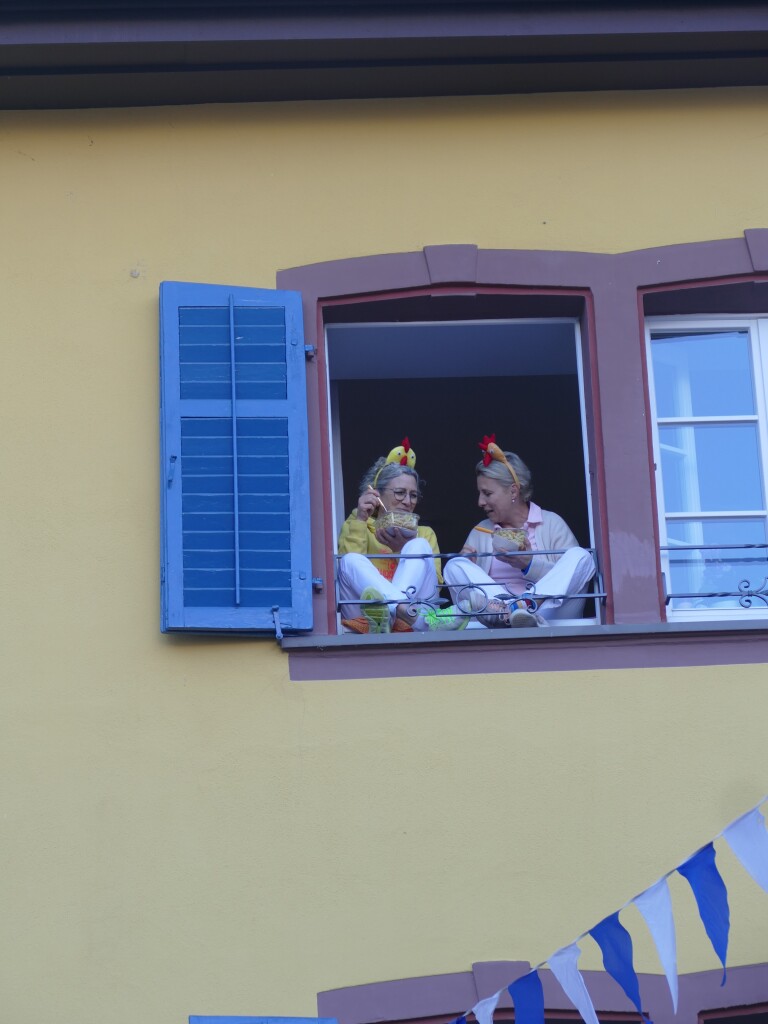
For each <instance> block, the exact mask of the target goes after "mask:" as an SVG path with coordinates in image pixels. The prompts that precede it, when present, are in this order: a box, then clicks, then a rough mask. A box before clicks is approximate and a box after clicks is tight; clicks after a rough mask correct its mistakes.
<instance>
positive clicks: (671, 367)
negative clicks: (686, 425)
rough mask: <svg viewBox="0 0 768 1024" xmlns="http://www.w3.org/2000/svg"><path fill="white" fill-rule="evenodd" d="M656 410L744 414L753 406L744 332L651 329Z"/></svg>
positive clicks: (675, 413)
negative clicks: (685, 331)
mask: <svg viewBox="0 0 768 1024" xmlns="http://www.w3.org/2000/svg"><path fill="white" fill-rule="evenodd" d="M651 338H652V340H653V344H652V346H651V353H652V359H653V376H654V382H655V394H656V410H657V414H658V416H659V417H665V416H737V415H740V416H744V415H751V414H753V413H754V411H755V398H754V387H753V382H752V359H751V354H750V345H749V332H748V331H746V330H744V331H718V332H717V333H715V334H679V333H674V334H673V333H671V332H668V331H666V332H659V331H654V332H653V333H652V334H651Z"/></svg>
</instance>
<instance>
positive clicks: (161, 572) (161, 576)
mask: <svg viewBox="0 0 768 1024" xmlns="http://www.w3.org/2000/svg"><path fill="white" fill-rule="evenodd" d="M160 582H161V583H165V565H161V566H160Z"/></svg>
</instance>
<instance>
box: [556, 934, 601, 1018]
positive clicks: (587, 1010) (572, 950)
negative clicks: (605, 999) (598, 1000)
mask: <svg viewBox="0 0 768 1024" xmlns="http://www.w3.org/2000/svg"><path fill="white" fill-rule="evenodd" d="M580 955H581V950H580V949H579V947H578V945H577V944H576V943H575V942H572V943H571V945H570V946H564V947H563V948H562V949H558V951H557V952H556V953H553V954H552V956H551V957H549V959H548V961H547V963H548V964H549V966H550V969H551V971H552V973H553V974H554V976H555V977H556V978H557V980H558V981H559V982H560V985H561V987H562V989H563V992H565V994H566V995H567V996H568V998H569V999H570V1000H571V1002H572V1003H573V1005H574V1006H575V1007H576V1009H577V1010H578V1011H579V1013H580V1014H581V1016H582V1017H583V1019H584V1020H585V1021H586V1024H599V1021H598V1019H597V1014H596V1013H595V1008H594V1006H593V1005H592V999H591V998H590V995H589V992H587V986H586V985H585V984H584V979H583V978H582V976H581V972H580V971H579V968H578V962H579V956H580Z"/></svg>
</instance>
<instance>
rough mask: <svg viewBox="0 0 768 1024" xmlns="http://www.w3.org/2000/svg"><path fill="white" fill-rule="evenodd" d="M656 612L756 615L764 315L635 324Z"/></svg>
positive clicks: (765, 413)
mask: <svg viewBox="0 0 768 1024" xmlns="http://www.w3.org/2000/svg"><path fill="white" fill-rule="evenodd" d="M646 330H647V346H648V367H649V379H650V385H651V386H650V397H651V410H652V421H653V440H654V459H655V467H656V474H657V488H656V491H657V499H658V506H659V530H660V551H661V561H662V572H663V574H664V580H665V589H666V598H667V602H668V615H669V617H670V619H675V618H703V619H727V618H743V617H744V615H745V613H747V612H748V613H749V614H750V616H751V617H755V616H762V617H766V616H768V593H767V592H766V591H768V498H767V497H766V495H767V494H768V409H767V407H766V394H768V376H766V370H767V369H768V360H767V358H766V357H767V356H768V348H767V346H768V320H766V319H763V318H754V317H735V316H734V317H727V318H722V317H719V318H714V317H690V316H688V317H686V316H678V317H673V318H668V319H661V318H650V319H649V320H648V321H647V324H646Z"/></svg>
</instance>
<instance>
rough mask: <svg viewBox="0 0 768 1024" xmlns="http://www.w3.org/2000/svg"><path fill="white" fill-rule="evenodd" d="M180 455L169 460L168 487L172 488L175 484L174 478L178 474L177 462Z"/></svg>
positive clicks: (172, 456)
mask: <svg viewBox="0 0 768 1024" xmlns="http://www.w3.org/2000/svg"><path fill="white" fill-rule="evenodd" d="M177 459H178V455H171V456H170V457H169V459H168V486H169V487H170V486H171V484H172V483H173V477H174V474H175V472H176V460H177Z"/></svg>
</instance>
